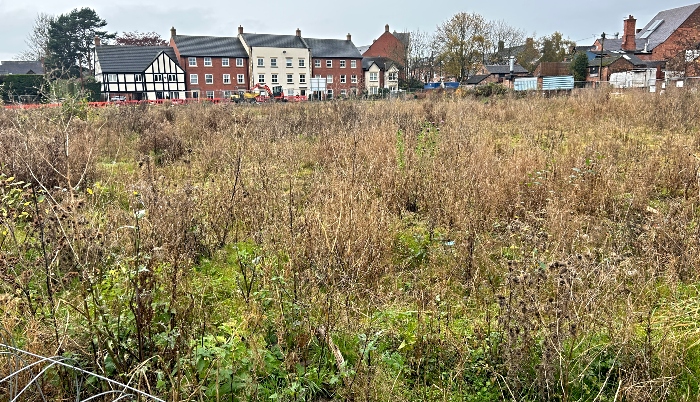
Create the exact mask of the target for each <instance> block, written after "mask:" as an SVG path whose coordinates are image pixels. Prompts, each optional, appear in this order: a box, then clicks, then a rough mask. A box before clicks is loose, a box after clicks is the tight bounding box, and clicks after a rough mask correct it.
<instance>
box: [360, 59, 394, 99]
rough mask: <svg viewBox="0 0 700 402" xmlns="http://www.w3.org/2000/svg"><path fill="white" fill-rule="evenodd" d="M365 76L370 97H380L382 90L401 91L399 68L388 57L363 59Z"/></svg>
mask: <svg viewBox="0 0 700 402" xmlns="http://www.w3.org/2000/svg"><path fill="white" fill-rule="evenodd" d="M362 70H363V71H364V75H365V77H364V78H365V89H366V90H367V94H368V95H379V94H381V93H382V89H387V90H389V91H397V90H398V89H399V71H400V70H399V67H398V65H397V64H396V62H394V61H392V60H391V59H388V58H386V57H365V58H364V59H362Z"/></svg>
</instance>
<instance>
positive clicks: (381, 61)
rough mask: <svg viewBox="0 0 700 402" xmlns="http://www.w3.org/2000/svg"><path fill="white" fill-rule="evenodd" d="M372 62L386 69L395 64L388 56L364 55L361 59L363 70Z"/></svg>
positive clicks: (367, 68)
mask: <svg viewBox="0 0 700 402" xmlns="http://www.w3.org/2000/svg"><path fill="white" fill-rule="evenodd" d="M372 64H376V65H377V66H378V67H379V68H380V69H382V70H384V71H386V70H388V69H390V68H391V66H393V65H395V64H396V62H395V61H393V60H391V59H390V58H388V57H365V58H363V59H362V69H363V70H369V69H370V67H372ZM397 67H398V65H397Z"/></svg>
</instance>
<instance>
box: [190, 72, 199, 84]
mask: <svg viewBox="0 0 700 402" xmlns="http://www.w3.org/2000/svg"><path fill="white" fill-rule="evenodd" d="M190 84H191V85H197V84H199V76H198V75H197V74H190Z"/></svg>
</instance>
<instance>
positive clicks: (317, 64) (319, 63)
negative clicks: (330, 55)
mask: <svg viewBox="0 0 700 402" xmlns="http://www.w3.org/2000/svg"><path fill="white" fill-rule="evenodd" d="M314 67H316V68H319V67H321V60H319V59H316V60H314Z"/></svg>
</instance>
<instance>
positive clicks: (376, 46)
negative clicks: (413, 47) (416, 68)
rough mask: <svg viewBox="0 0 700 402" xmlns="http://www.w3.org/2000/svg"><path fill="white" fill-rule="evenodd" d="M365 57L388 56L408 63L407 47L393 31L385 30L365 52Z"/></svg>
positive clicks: (403, 63) (401, 62)
mask: <svg viewBox="0 0 700 402" xmlns="http://www.w3.org/2000/svg"><path fill="white" fill-rule="evenodd" d="M363 56H364V57H388V58H390V59H391V60H394V61H395V62H397V63H399V64H401V65H402V66H405V65H406V48H405V47H404V44H403V43H401V41H400V40H398V39H397V38H396V37H395V36H394V35H393V34H392V33H391V32H388V31H385V32H384V33H383V34H382V35H381V36H380V37H379V38H377V40H375V41H374V43H372V45H371V46H370V47H369V49H367V51H365V53H364V54H363Z"/></svg>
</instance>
